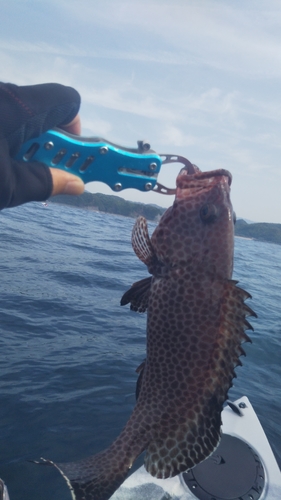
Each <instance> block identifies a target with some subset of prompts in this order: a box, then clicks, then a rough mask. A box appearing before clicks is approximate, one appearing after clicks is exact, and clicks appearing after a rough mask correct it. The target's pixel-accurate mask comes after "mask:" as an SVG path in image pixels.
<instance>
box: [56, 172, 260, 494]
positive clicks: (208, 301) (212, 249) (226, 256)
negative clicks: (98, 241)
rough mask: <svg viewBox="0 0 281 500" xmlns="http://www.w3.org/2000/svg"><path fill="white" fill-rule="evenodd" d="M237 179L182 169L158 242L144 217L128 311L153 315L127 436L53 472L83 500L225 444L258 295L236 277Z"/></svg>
mask: <svg viewBox="0 0 281 500" xmlns="http://www.w3.org/2000/svg"><path fill="white" fill-rule="evenodd" d="M231 182H232V176H231V174H230V172H228V171H227V170H224V169H218V170H213V171H208V172H201V171H200V170H199V168H198V167H196V166H195V165H194V166H192V168H191V167H190V166H189V168H186V167H185V168H183V169H182V170H181V171H180V172H179V174H178V177H177V180H176V194H175V200H174V203H173V205H172V206H171V207H170V208H168V209H167V210H166V211H165V212H164V214H163V216H162V217H161V219H160V221H159V223H158V225H157V227H156V228H155V230H154V232H153V234H152V236H151V238H150V236H149V232H148V226H147V221H146V220H145V218H144V217H139V218H138V219H137V220H136V222H135V225H134V228H133V231H132V246H133V249H134V251H135V253H136V255H137V257H138V258H139V259H140V260H141V261H142V262H143V263H145V264H146V266H147V269H148V272H149V274H150V275H151V276H148V277H146V278H144V279H142V280H141V281H138V282H136V283H134V284H133V285H132V286H131V287H130V288H129V290H128V291H127V292H126V293H125V294H124V295H123V297H122V299H121V305H126V304H130V308H131V309H132V310H133V311H137V312H146V311H147V345H146V359H145V361H143V362H142V363H141V365H140V367H139V368H138V369H137V371H138V373H139V378H138V382H137V402H136V405H135V407H134V409H133V412H132V414H131V416H130V418H129V420H128V422H127V423H126V425H125V427H124V429H123V430H122V432H121V433H120V435H119V436H118V437H117V438H116V439H115V441H113V443H112V444H111V445H110V446H109V447H108V448H107V449H105V450H103V451H101V452H100V453H97V454H96V455H93V456H91V457H88V458H85V459H83V460H80V461H78V462H71V463H54V462H52V461H50V460H46V463H48V464H50V465H54V466H55V467H56V468H57V469H58V470H59V471H60V473H61V474H62V475H63V477H64V478H65V479H66V481H67V483H68V485H69V487H70V489H71V492H72V498H73V499H75V500H108V499H109V498H110V497H111V496H112V494H113V493H114V491H115V490H116V489H117V488H118V487H119V486H120V485H121V484H122V483H123V481H124V480H125V478H126V476H127V474H128V471H129V470H130V468H131V467H132V465H133V463H134V461H135V460H136V458H137V457H138V456H139V455H140V454H141V453H142V452H144V451H145V452H146V454H145V458H144V464H145V468H146V470H147V471H148V472H149V473H150V474H151V475H152V476H155V477H157V478H162V479H165V478H169V477H173V476H175V475H177V474H179V473H181V472H184V471H186V470H188V469H191V468H193V467H194V466H196V465H197V464H199V463H200V462H202V461H203V460H205V459H206V458H207V457H208V456H209V455H210V454H211V453H212V452H213V451H214V450H215V449H216V448H217V446H218V444H219V442H220V436H221V412H222V409H223V404H224V403H225V401H226V399H227V397H228V391H229V388H230V387H231V386H232V380H233V378H234V377H236V373H235V368H236V367H237V366H239V365H241V364H242V363H241V360H240V356H241V355H245V352H244V350H243V348H242V345H241V344H243V343H244V342H250V338H249V337H248V335H247V334H246V330H248V329H252V330H253V328H252V326H251V324H250V323H249V322H248V319H247V317H248V316H256V314H255V312H254V311H253V310H252V309H251V308H250V307H249V306H248V305H247V304H246V303H245V300H246V299H248V298H251V295H250V294H249V293H248V292H246V291H245V290H243V289H242V288H240V287H238V286H237V284H238V282H237V281H235V280H233V279H232V272H233V254H234V223H235V215H234V212H233V208H232V204H231V201H230V185H231Z"/></svg>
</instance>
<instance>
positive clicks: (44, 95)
mask: <svg viewBox="0 0 281 500" xmlns="http://www.w3.org/2000/svg"><path fill="white" fill-rule="evenodd" d="M79 107H80V96H79V94H78V92H77V91H76V90H74V89H73V88H71V87H65V86H63V85H59V84H55V83H49V84H42V85H33V86H24V87H18V86H16V85H13V84H10V83H7V84H4V83H0V209H2V208H5V207H13V206H16V205H20V204H22V203H26V202H28V201H32V200H34V201H43V200H45V199H47V198H48V197H49V196H50V194H51V192H52V178H51V174H50V171H49V169H48V167H46V166H45V165H44V164H43V163H39V162H33V163H26V162H19V161H15V160H13V157H14V156H15V154H16V153H17V152H18V151H19V149H20V148H21V146H22V144H23V143H24V142H25V141H27V140H28V139H31V138H33V137H38V136H39V135H40V134H41V133H43V132H45V131H46V130H49V129H50V128H53V127H55V126H61V125H64V124H67V123H69V122H71V121H72V120H73V118H74V117H75V116H76V115H77V113H78V111H79Z"/></svg>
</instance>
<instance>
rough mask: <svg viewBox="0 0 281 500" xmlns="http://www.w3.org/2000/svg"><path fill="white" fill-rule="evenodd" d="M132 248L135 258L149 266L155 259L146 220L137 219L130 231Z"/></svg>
mask: <svg viewBox="0 0 281 500" xmlns="http://www.w3.org/2000/svg"><path fill="white" fill-rule="evenodd" d="M132 246H133V249H134V252H135V254H136V255H137V257H138V258H139V259H140V260H141V261H142V262H144V264H146V265H147V266H149V265H150V264H151V263H152V262H153V260H154V259H155V257H156V256H155V252H154V250H153V246H152V244H151V241H150V237H149V234H148V227H147V222H146V219H145V218H144V217H142V216H140V217H138V218H137V220H136V222H135V225H134V227H133V231H132Z"/></svg>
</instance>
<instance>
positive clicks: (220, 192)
mask: <svg viewBox="0 0 281 500" xmlns="http://www.w3.org/2000/svg"><path fill="white" fill-rule="evenodd" d="M231 180H232V176H231V174H230V172H228V171H227V170H224V169H219V170H213V171H210V172H201V171H200V170H199V169H198V168H197V167H194V170H193V171H192V169H190V168H183V169H182V170H181V171H180V172H179V174H178V177H177V181H176V185H177V188H176V196H175V201H174V203H173V205H172V206H171V207H170V208H169V209H168V210H167V211H166V212H165V213H164V215H163V216H162V218H161V219H160V221H159V224H158V226H157V228H156V229H155V231H154V233H153V235H152V238H151V243H152V246H153V249H154V251H155V253H156V255H157V258H158V259H159V261H161V262H162V263H163V264H164V265H165V266H166V267H169V268H170V267H181V266H186V265H191V266H192V267H193V268H195V269H201V270H204V271H206V270H207V271H208V270H209V272H212V273H215V274H216V276H218V275H219V276H222V277H223V278H231V275H232V270H233V247H234V223H235V214H234V212H233V209H232V205H231V201H230V185H231Z"/></svg>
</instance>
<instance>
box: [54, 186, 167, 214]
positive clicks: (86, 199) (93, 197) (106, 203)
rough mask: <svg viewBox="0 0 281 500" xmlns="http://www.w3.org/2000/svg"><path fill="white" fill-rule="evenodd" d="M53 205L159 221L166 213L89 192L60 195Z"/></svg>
mask: <svg viewBox="0 0 281 500" xmlns="http://www.w3.org/2000/svg"><path fill="white" fill-rule="evenodd" d="M49 201H50V202H53V203H62V204H64V205H71V206H74V207H78V208H85V209H87V210H96V211H99V212H106V213H110V214H117V215H124V216H125V217H134V218H135V217H138V215H143V216H144V217H145V218H146V219H148V220H154V221H157V220H158V219H159V218H160V217H161V215H162V214H163V213H164V212H165V210H166V209H165V208H162V207H158V206H157V205H148V204H146V203H135V202H133V201H127V200H124V199H123V198H120V197H119V196H114V195H108V194H101V193H88V192H87V191H86V192H84V193H83V194H81V195H80V196H70V195H67V194H65V195H58V196H52V197H51V198H50V199H49Z"/></svg>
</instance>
